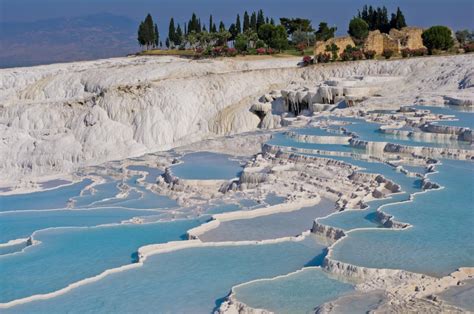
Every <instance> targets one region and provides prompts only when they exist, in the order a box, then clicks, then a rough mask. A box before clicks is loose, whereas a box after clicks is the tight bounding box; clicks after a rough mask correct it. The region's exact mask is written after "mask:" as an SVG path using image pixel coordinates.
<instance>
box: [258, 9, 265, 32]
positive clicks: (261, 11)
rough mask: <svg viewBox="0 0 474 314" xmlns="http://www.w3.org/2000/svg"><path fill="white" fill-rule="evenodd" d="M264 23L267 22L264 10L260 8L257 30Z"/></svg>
mask: <svg viewBox="0 0 474 314" xmlns="http://www.w3.org/2000/svg"><path fill="white" fill-rule="evenodd" d="M263 24H265V16H264V15H263V10H262V9H260V10H258V14H257V31H258V29H259V28H260V26H262V25H263Z"/></svg>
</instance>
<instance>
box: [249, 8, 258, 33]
mask: <svg viewBox="0 0 474 314" xmlns="http://www.w3.org/2000/svg"><path fill="white" fill-rule="evenodd" d="M250 28H251V29H253V30H254V31H257V14H256V13H255V12H253V13H252V16H251V17H250Z"/></svg>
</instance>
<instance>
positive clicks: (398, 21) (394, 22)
mask: <svg viewBox="0 0 474 314" xmlns="http://www.w3.org/2000/svg"><path fill="white" fill-rule="evenodd" d="M406 26H407V23H406V21H405V16H404V15H403V13H402V11H401V10H400V8H399V7H398V8H397V13H396V14H393V13H392V19H391V20H390V27H391V28H396V29H402V28H404V27H406Z"/></svg>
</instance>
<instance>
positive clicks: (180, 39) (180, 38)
mask: <svg viewBox="0 0 474 314" xmlns="http://www.w3.org/2000/svg"><path fill="white" fill-rule="evenodd" d="M182 43H183V31H182V30H181V26H180V25H179V24H178V27H177V28H176V38H175V45H177V46H179V45H181V44H182Z"/></svg>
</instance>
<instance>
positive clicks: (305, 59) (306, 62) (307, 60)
mask: <svg viewBox="0 0 474 314" xmlns="http://www.w3.org/2000/svg"><path fill="white" fill-rule="evenodd" d="M303 64H304V65H305V66H306V65H310V64H313V58H311V56H304V57H303Z"/></svg>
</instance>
